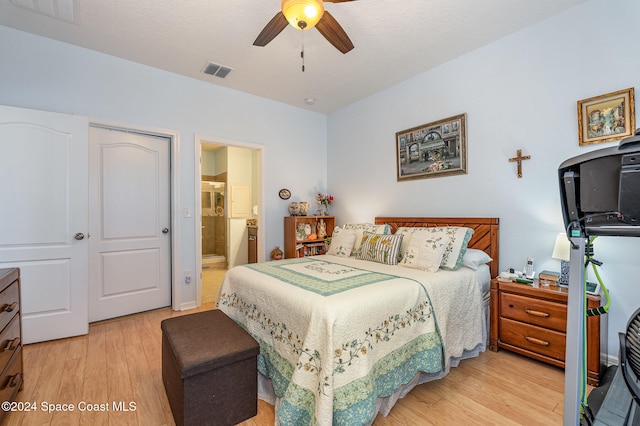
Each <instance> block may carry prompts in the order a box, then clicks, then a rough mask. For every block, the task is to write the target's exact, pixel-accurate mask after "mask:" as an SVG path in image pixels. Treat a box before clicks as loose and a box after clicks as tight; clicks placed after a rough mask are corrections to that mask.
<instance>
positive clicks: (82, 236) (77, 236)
mask: <svg viewBox="0 0 640 426" xmlns="http://www.w3.org/2000/svg"><path fill="white" fill-rule="evenodd" d="M73 238H75V239H76V240H83V239H84V234H83V233H82V232H78V233H77V234H76V235H74V236H73Z"/></svg>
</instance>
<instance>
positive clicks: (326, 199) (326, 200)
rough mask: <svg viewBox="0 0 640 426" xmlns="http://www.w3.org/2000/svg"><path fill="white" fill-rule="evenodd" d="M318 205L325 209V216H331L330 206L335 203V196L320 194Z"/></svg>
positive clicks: (317, 199) (317, 200) (317, 197)
mask: <svg viewBox="0 0 640 426" xmlns="http://www.w3.org/2000/svg"><path fill="white" fill-rule="evenodd" d="M316 203H318V205H319V206H322V207H323V208H324V215H325V216H329V206H330V205H331V203H333V195H329V194H321V193H319V192H318V195H317V196H316Z"/></svg>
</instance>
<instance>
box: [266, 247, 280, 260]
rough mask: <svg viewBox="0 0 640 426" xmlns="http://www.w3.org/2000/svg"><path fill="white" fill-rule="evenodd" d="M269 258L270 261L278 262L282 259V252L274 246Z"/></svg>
mask: <svg viewBox="0 0 640 426" xmlns="http://www.w3.org/2000/svg"><path fill="white" fill-rule="evenodd" d="M269 256H270V257H271V260H280V259H282V250H280V247H278V246H276V247H275V248H274V249H273V250H271V253H270V255H269Z"/></svg>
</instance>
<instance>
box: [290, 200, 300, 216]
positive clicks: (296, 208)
mask: <svg viewBox="0 0 640 426" xmlns="http://www.w3.org/2000/svg"><path fill="white" fill-rule="evenodd" d="M289 214H290V215H291V216H298V215H299V214H300V204H299V203H298V202H297V201H292V202H290V203H289Z"/></svg>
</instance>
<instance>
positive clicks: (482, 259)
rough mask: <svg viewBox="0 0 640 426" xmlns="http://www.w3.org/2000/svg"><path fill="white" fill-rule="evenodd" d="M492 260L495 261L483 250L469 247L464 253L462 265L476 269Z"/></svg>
mask: <svg viewBox="0 0 640 426" xmlns="http://www.w3.org/2000/svg"><path fill="white" fill-rule="evenodd" d="M491 261H493V259H492V258H491V257H490V256H489V255H488V254H487V253H485V252H483V251H482V250H476V249H470V248H468V249H467V251H466V252H465V253H464V256H462V265H463V266H466V267H467V268H471V269H473V270H474V271H475V270H476V269H478V267H479V266H482V265H484V264H485V263H489V262H491Z"/></svg>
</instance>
